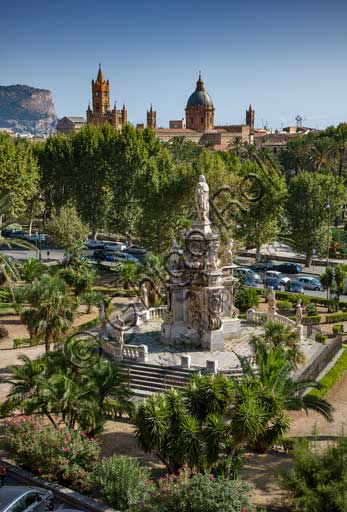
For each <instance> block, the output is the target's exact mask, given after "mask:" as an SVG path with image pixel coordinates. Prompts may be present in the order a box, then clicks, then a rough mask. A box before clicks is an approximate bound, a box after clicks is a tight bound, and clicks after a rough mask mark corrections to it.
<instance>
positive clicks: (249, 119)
mask: <svg viewBox="0 0 347 512" xmlns="http://www.w3.org/2000/svg"><path fill="white" fill-rule="evenodd" d="M254 118H255V110H254V109H252V105H250V106H249V108H248V110H246V126H249V143H250V144H253V141H254Z"/></svg>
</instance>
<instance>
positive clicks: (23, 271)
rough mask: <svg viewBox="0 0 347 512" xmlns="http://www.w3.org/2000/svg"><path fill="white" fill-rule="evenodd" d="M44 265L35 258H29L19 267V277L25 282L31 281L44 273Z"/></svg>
mask: <svg viewBox="0 0 347 512" xmlns="http://www.w3.org/2000/svg"><path fill="white" fill-rule="evenodd" d="M45 270H46V267H45V265H44V264H43V263H42V262H41V261H40V260H36V259H35V258H29V259H28V260H27V261H25V262H24V263H23V264H22V265H21V267H20V268H19V273H20V277H21V278H22V279H23V280H24V281H26V282H27V283H32V282H33V281H34V280H35V279H38V278H39V277H41V275H42V274H44V273H45Z"/></svg>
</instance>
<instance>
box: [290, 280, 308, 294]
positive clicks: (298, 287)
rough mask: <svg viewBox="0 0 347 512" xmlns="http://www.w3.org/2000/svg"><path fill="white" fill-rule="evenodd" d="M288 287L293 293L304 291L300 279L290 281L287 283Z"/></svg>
mask: <svg viewBox="0 0 347 512" xmlns="http://www.w3.org/2000/svg"><path fill="white" fill-rule="evenodd" d="M286 288H287V291H288V292H291V293H304V289H303V287H302V284H301V283H299V281H292V280H290V281H288V283H287V284H286Z"/></svg>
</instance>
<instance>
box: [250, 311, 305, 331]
mask: <svg viewBox="0 0 347 512" xmlns="http://www.w3.org/2000/svg"><path fill="white" fill-rule="evenodd" d="M247 321H248V322H252V323H254V324H265V323H266V322H275V323H277V324H282V325H285V326H286V327H289V328H290V329H295V328H296V324H295V322H294V320H291V319H290V318H287V317H286V316H283V315H279V314H278V313H276V312H275V313H270V312H267V311H256V310H255V309H249V310H248V311H247Z"/></svg>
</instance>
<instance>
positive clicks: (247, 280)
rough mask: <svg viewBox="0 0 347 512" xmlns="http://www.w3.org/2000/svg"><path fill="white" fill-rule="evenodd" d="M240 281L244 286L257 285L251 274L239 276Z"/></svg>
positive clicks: (253, 286)
mask: <svg viewBox="0 0 347 512" xmlns="http://www.w3.org/2000/svg"><path fill="white" fill-rule="evenodd" d="M240 281H241V283H242V284H243V285H244V286H251V287H252V288H255V287H256V286H257V282H256V280H255V279H254V277H253V276H250V275H243V276H240Z"/></svg>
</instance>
